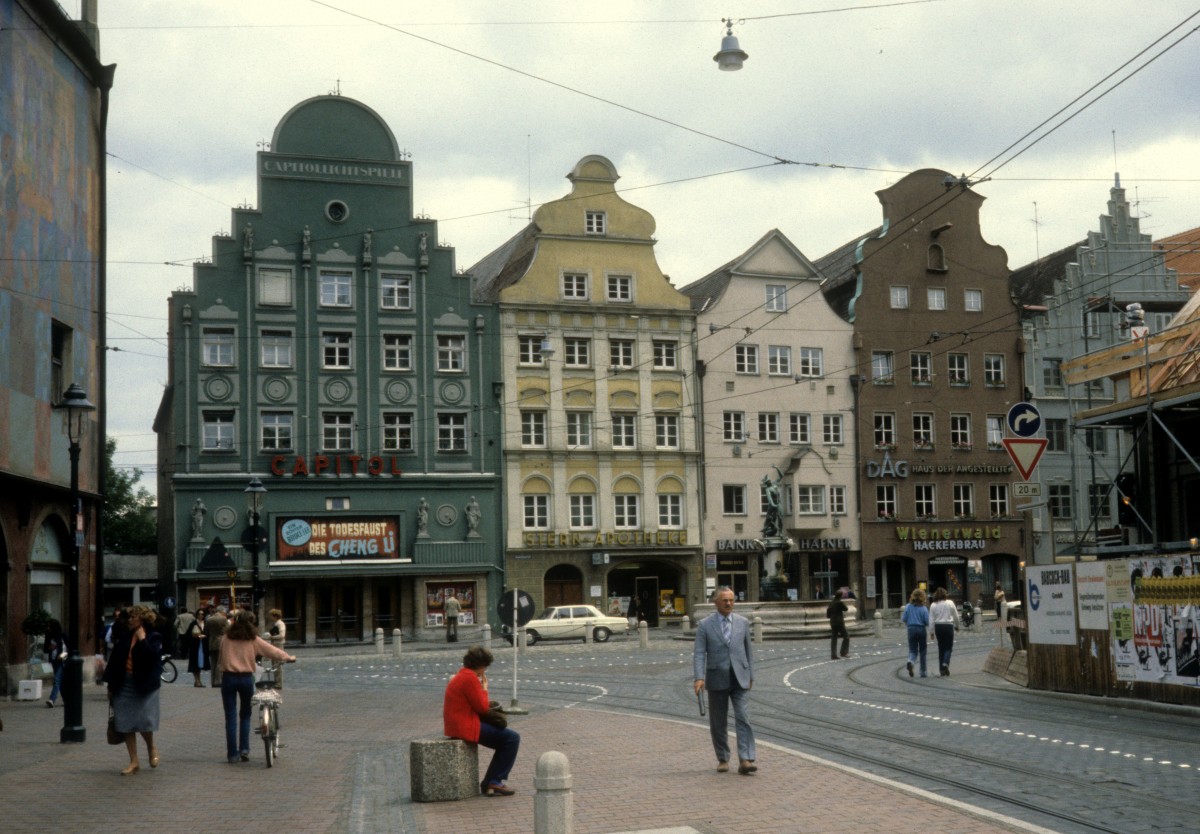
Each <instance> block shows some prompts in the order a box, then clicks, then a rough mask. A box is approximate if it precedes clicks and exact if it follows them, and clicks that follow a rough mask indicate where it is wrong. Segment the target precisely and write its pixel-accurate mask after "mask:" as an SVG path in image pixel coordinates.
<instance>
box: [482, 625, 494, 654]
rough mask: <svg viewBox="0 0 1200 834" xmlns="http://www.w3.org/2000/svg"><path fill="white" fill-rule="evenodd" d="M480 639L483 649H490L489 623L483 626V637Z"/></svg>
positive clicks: (490, 631)
mask: <svg viewBox="0 0 1200 834" xmlns="http://www.w3.org/2000/svg"><path fill="white" fill-rule="evenodd" d="M480 639H481V640H483V647H484V648H485V649H486V648H489V647H491V645H492V624H491V623H484V624H483V636H482V637H481V638H480Z"/></svg>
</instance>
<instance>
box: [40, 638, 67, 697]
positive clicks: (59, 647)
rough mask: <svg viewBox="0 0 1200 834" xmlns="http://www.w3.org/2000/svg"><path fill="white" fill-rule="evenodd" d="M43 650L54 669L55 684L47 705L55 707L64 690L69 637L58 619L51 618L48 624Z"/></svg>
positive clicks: (51, 689)
mask: <svg viewBox="0 0 1200 834" xmlns="http://www.w3.org/2000/svg"><path fill="white" fill-rule="evenodd" d="M42 651H43V652H45V653H46V659H47V660H49V661H50V668H51V669H53V670H54V686H53V687H51V688H50V697H49V698H47V699H46V706H48V707H50V708H51V709H53V708H54V702H55V701H56V700H57V699H58V693H59V692H60V691H61V690H62V680H63V663H64V662H65V661H66V659H67V639H66V637H64V636H63V627H62V623H60V622H59V621H58V620H51V621H50V622H49V623H48V624H47V625H46V638H45V639H44V640H43V641H42Z"/></svg>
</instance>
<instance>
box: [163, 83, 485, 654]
mask: <svg viewBox="0 0 1200 834" xmlns="http://www.w3.org/2000/svg"><path fill="white" fill-rule="evenodd" d="M257 170H258V206H257V207H256V208H238V209H235V210H234V211H233V217H232V229H233V234H232V235H218V236H216V237H215V238H213V254H212V258H211V261H209V262H202V263H197V264H196V265H195V268H194V281H193V287H192V288H191V289H190V290H180V291H177V292H174V293H172V295H171V298H170V374H169V379H168V385H167V388H166V390H165V392H164V396H163V399H162V403H161V406H160V409H159V414H158V417H157V419H156V421H155V431H156V432H157V433H158V435H159V472H160V474H159V479H160V484H159V496H160V531H161V532H160V535H161V537H162V541H161V545H160V546H161V548H162V549H163V550H164V552H170V553H173V554H175V565H176V582H177V592H178V595H179V603H180V604H186V605H187V606H188V608H195V607H196V606H198V605H208V604H227V605H230V604H234V605H248V604H251V599H252V596H253V594H252V587H253V584H254V581H255V576H256V575H257V577H258V581H259V587H260V590H261V593H260V594H259V596H260V597H261V598H262V600H261V602H260V603H259V604H258V606H257V607H258V610H260V611H262V610H266V609H270V608H280V609H281V610H282V611H283V614H284V618H285V621H286V622H287V623H288V626H289V628H288V639H289V642H301V641H302V642H305V643H313V642H323V641H350V642H353V641H360V640H366V639H370V638H371V636H372V634H373V633H374V631H375V629H377V628H382V629H383V630H384V632H385V634H388V635H390V634H391V632H392V630H393V629H395V628H399V629H401V630H402V631H403V633H404V636H405V638H406V639H408V638H412V637H414V636H415V637H422V636H424V637H433V636H437V635H438V633H439V629H440V626H441V618H442V615H441V612H442V599H443V597H444V594H445V592H446V591H447V590H448V589H450V588H453V589H455V590H456V591H457V592H458V598H459V600H460V601H462V602H463V614H464V620H465V622H466V623H467V624H470V623H483V622H486V621H487V620H488V612H489V611H492V610H494V608H495V602H496V596H497V594H498V593H499V591H500V589H501V587H502V584H503V582H502V567H503V562H502V559H503V550H504V548H503V540H502V535H503V534H502V521H501V519H502V512H503V507H502V505H501V492H500V480H499V477H500V452H501V444H500V443H499V442H497V438H498V437H499V432H500V426H499V421H500V414H499V411H498V408H497V396H498V395H499V393H500V390H501V389H500V382H501V379H500V376H499V363H498V361H497V351H495V350H494V349H493V348H492V347H491V345H490V342H491V341H494V340H495V339H496V338H497V335H496V334H497V319H496V312H495V309H494V307H493V306H492V305H477V304H473V303H472V301H471V288H470V281H469V279H468V278H467V277H466V276H464V275H462V274H460V273H458V272H457V271H456V268H455V263H454V250H453V249H451V248H449V247H448V246H440V245H438V243H437V225H436V223H435V222H434V221H432V220H429V219H427V218H424V217H417V216H414V213H413V193H412V189H413V181H412V164H411V163H410V162H409V161H408V160H407V155H406V154H404V153H402V152H401V151H400V149H399V145H398V144H397V142H396V139H395V137H394V135H393V134H392V131H391V130H390V129H389V128H388V126H387V124H385V123H384V121H383V120H382V119H381V118H380V117H379V116H378V115H377V114H376V113H375V112H374V111H372V110H371V109H370V108H368V107H366V106H365V105H363V104H361V103H359V102H357V101H354V100H352V99H349V98H346V97H343V96H319V97H316V98H312V99H309V100H307V101H304V102H301V103H300V104H298V105H296V106H295V107H293V108H292V109H291V110H290V111H289V112H288V113H287V114H286V115H285V116H284V117H283V119H282V120H281V121H280V122H279V125H278V127H277V128H276V129H275V133H274V136H273V138H272V141H271V143H270V145H269V147H268V148H267V149H264V150H261V151H260V152H259V153H258V156H257ZM252 479H258V480H259V481H261V483H262V485H263V487H264V488H265V489H266V492H265V493H260V495H261V498H262V509H261V512H260V514H259V524H258V525H257V531H256V530H255V525H254V524H253V523H252V522H253V520H254V519H253V517H252V516H253V513H252V511H251V510H250V508H249V503H248V498H249V497H250V494H248V493H247V492H246V490H247V488H248V485H249V484H250V482H251V481H252ZM248 531H250V532H248ZM218 540H219V542H218ZM214 544H216V545H217V549H218V550H220V548H222V547H223V548H224V550H225V551H226V552H227V554H228V559H224V558H221V559H214V558H212V554H211V553H210V552H209V551H210V550H211V549H212V548H213V547H214ZM256 546H257V548H258V550H259V555H258V557H257V563H258V564H257V566H256V565H255V561H256V560H255V558H254V550H255V548H256ZM206 554H208V555H207V558H206Z"/></svg>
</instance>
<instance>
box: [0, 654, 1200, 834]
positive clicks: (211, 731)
mask: <svg viewBox="0 0 1200 834" xmlns="http://www.w3.org/2000/svg"><path fill="white" fill-rule="evenodd" d="M895 645H896V636H895V635H885V640H883V641H881V642H880V643H878V644H873V643H871V641H857V644H856V647H855V651H856V652H863V653H866V652H868V651H880V652H886V653H889V654H890V655H893V656H898V652H897V651H896V649H895ZM463 648H465V647H464V646H458V647H454V648H450V647H445V646H413V647H406V649H405V654H404V656H403V657H402V658H401V659H400V660H395V659H393V658H390V657H383V658H380V657H378V656H375V655H372V654H370V648H369V647H353V648H346V647H341V648H320V649H311V650H310V649H304V648H301V649H299V650H298V653H299V654H300V655H301V658H302V660H301V664H300V665H299V666H297V667H295V668H294V669H293V670H289V678H288V689H287V690H286V691H285V693H284V706H283V713H282V719H283V739H284V743H285V747H284V749H283V751H282V753H281V757H280V760H279V762H278V763H277V765H276V767H274V768H271V769H267V768H266V767H265V766H264V760H263V753H262V749H261V745H260V744H258V742H257V739H255V740H254V744H256V745H258V746H253V747H252V757H251V761H250V762H249V763H246V764H238V765H229V764H227V763H226V762H225V760H224V737H223V719H222V710H221V704H220V697H219V695H218V693H217V692H216V691H214V690H213V689H211V688H203V689H197V688H194V687H192V686H191V684H190V682H185V681H184V678H186V677H187V676H183V677H181V679H180V681H179V682H178V683H176V684H174V685H171V686H166V687H164V690H163V693H162V712H163V720H162V728H161V731H160V733H159V734H158V743H159V750H160V754H161V756H162V764H161V766H160V767H159V768H157V769H153V770H151V769H150V768H149V767H148V761H147V757H146V755H145V753H144V748H143V752H142V771H141V772H140V773H138V774H136V775H133V776H129V777H123V776H121V775H120V773H119V771H120V770H121V768H122V767H124V765H125V763H126V757H125V752H124V747H123V746H116V747H110V746H108V745H107V744H106V743H105V739H104V723H105V718H106V699H105V694H104V690H103V689H102V688H101V687H98V686H92V685H89V686H88V687H86V689H85V693H84V696H85V705H84V706H85V709H84V723H85V726H86V727H87V730H88V740H87V742H86V743H85V744H61V743H60V742H59V740H58V739H59V730H60V728H61V726H62V709H61V708H58V709H55V710H49V709H46V707H45V705H44V703H43V702H0V719H2V720H3V722H4V731H3V733H0V830H5V831H27V830H35V829H40V828H50V829H53V830H58V831H64V832H91V831H96V832H99V831H104V832H110V831H111V830H112V829H113V827H114V826H115V825H126V824H129V823H133V824H136V825H153V826H154V827H156V828H158V829H160V830H164V831H189V832H191V831H197V830H207V829H209V828H212V827H223V826H226V825H234V826H236V827H239V828H241V827H246V826H251V827H263V826H268V825H269V826H271V827H272V828H271V830H275V831H280V832H288V834H292V833H293V832H299V833H300V834H303V832H404V833H405V834H424V833H425V832H430V833H432V832H439V833H440V832H444V831H471V832H479V834H491V833H492V832H495V834H501V832H504V834H507V833H508V832H531V831H533V829H534V825H533V810H534V795H535V794H534V789H533V776H534V770H535V767H536V763H537V758H538V756H539V755H540V754H542V753H544V752H547V751H551V750H557V751H560V752H562V753H564V754H565V755H566V756H567V757H568V759H569V761H570V769H571V773H572V776H573V787H574V794H573V800H574V808H575V815H574V818H575V831H576V832H578V833H579V834H590V833H594V834H605V832H629V831H644V830H651V829H664V830H668V831H671V832H672V834H674V832H676V831H678V832H679V834H684V832H688V834H690V832H691V831H694V832H700V833H701V834H734V833H735V832H736V833H737V834H743V832H756V834H757V833H758V832H763V834H771V832H781V833H782V832H789V833H790V832H825V831H829V832H833V831H838V832H842V831H845V830H847V829H851V830H856V831H862V832H875V831H879V832H883V831H888V832H890V831H894V830H896V829H898V828H901V827H912V826H914V825H919V826H920V827H921V828H923V829H927V828H928V829H934V830H941V831H954V832H955V833H956V834H973V832H984V831H988V832H993V831H1041V830H1046V829H1039V828H1037V827H1036V826H1032V825H1029V824H1026V823H1020V822H1018V821H1016V820H1012V819H1009V818H1007V817H1003V816H1001V815H1000V814H998V813H995V812H990V811H986V810H974V809H971V808H968V807H966V806H964V805H961V804H959V803H958V802H956V801H955V798H954V797H953V796H952V795H949V794H939V793H935V792H933V791H932V790H931V791H923V790H921V789H919V788H913V787H904V786H901V785H899V784H898V783H896V782H893V781H890V780H888V779H885V778H883V777H881V776H879V775H871V774H868V773H866V772H864V771H863V770H861V769H858V768H854V767H850V766H849V763H848V762H845V761H843V762H839V761H835V759H837V758H838V757H837V756H836V755H834V756H827V755H824V753H822V756H823V757H822V758H817V757H816V756H813V755H811V754H812V752H813V750H812V749H811V747H809V746H807V745H804V744H798V743H789V742H787V741H786V740H784V741H780V742H778V743H773V742H771V741H769V740H760V742H759V762H758V763H759V766H760V770H759V772H758V773H757V774H755V775H753V776H739V775H738V774H737V773H727V774H718V773H716V771H715V762H714V761H713V757H712V751H711V745H710V743H709V739H708V731H707V726H706V724H705V723H704V719H701V718H700V717H699V716H698V715H697V714H696V713H695V704H694V702H692V704H691V708H690V710H689V709H688V708H687V707H686V704H683V703H680V698H679V692H678V690H679V680H680V679H681V676H680V674H679V672H678V670H676V671H675V672H674V673H673V675H672V677H673V680H671V681H668V680H664V679H663V678H664V675H663V672H662V670H663V669H664V668H673V667H674V666H677V665H679V664H680V662H681V660H682V659H684V658H686V657H687V655H689V654H690V647H689V646H688V645H687V644H686V643H684V642H675V641H669V640H665V639H662V638H661V637H660V638H659V639H657V640H656V641H654V642H653V644H652V646H651V648H650V649H649V650H648V651H646V652H643V651H641V650H639V649H638V648H637V644H636V640H634V641H625V642H622V641H615V642H614V643H612V644H609V645H606V646H602V647H600V646H583V645H579V646H565V645H564V646H545V647H543V646H538V647H535V648H533V649H531V650H530V651H529V652H528V653H527V654H523V655H522V656H521V661H520V666H519V669H520V672H521V674H520V675H519V677H520V679H521V684H520V685H521V696H520V698H521V705H522V706H523V707H526V708H527V709H528V710H529V714H528V715H523V716H513V717H512V719H511V724H510V726H512V727H513V728H514V729H516V730H517V731H518V732H520V733H521V735H522V746H521V753H520V756H519V757H518V760H517V766H516V768H515V769H514V772H513V774H512V778H511V779H510V784H511V785H512V786H513V787H515V788H516V789H517V790H518V794H517V795H516V796H514V797H511V798H494V799H489V798H484V797H478V798H475V799H470V800H465V801H461V802H448V803H431V804H422V803H412V802H411V801H410V799H409V793H410V792H409V786H408V768H407V742H408V741H409V740H411V739H413V738H420V737H438V736H440V735H441V696H442V689H443V687H444V686H445V682H446V680H447V679H448V677H449V675H450V674H452V673H453V672H454V671H455V670H456V669H457V667H458V658H459V657H460V656H461V652H462V650H463ZM422 649H423V650H422ZM826 649H827V645H826V644H825V643H824V642H819V641H810V642H808V643H791V644H786V645H785V644H782V643H781V644H773V643H771V642H768V643H767V644H766V645H764V646H763V652H762V656H763V659H764V661H765V662H767V663H769V662H770V658H772V657H773V656H778V657H780V658H781V659H782V658H784V657H785V656H786V658H787V662H786V663H782V665H780V666H779V670H778V671H779V675H778V676H776V675H772V676H771V678H770V680H771V683H770V684H769V685H768V682H767V680H766V679H764V683H763V687H762V690H763V692H762V694H761V697H763V698H771V699H772V700H774V699H776V698H786V697H796V696H795V694H794V693H795V691H796V690H797V689H798V688H801V687H803V686H808V687H813V688H815V685H816V684H818V683H820V684H821V685H825V684H824V683H822V682H821V680H820V679H819V678H818V677H817V676H815V675H812V674H810V675H808V676H807V677H802V676H801V675H799V674H790V676H789V677H788V678H787V680H784V679H783V676H784V675H788V674H789V673H787V672H786V671H785V667H786V669H789V670H790V669H792V668H793V667H795V668H799V667H797V666H796V663H795V660H794V657H795V656H796V655H797V654H799V655H807V654H811V655H812V657H813V659H814V662H815V659H816V657H817V656H818V654H819V653H821V652H824V651H825V650H826ZM389 650H390V649H389ZM507 651H510V650H508V649H504V648H501V649H498V650H497V655H498V659H497V663H496V665H495V666H494V667H493V668H494V670H495V673H494V674H493V675H492V682H493V683H492V694H493V697H495V698H498V699H499V700H501V701H502V703H506V704H507V703H508V700H509V699H508V693H507V689H506V687H508V686H510V685H511V683H510V682H506V680H505V674H506V673H507V674H508V675H509V681H511V667H510V666H508V665H507V661H506V660H505V659H504V656H505V652H507ZM975 657H977V658H982V654H981V653H977V654H976V655H975ZM597 658H599V659H597ZM970 662H971V663H973V664H974V667H975V668H968V665H967V663H968V661H967V660H965V659H964V661H963V666H962V670H961V671H962V677H963V678H964V679H965V678H968V677H970V676H972V675H978V676H980V678H981V682H982V683H986V682H987V680H986V676H982V675H981V673H980V672H979V671H978V667H980V666H981V665H982V661H981V659H980V660H978V661H970ZM602 663H607V664H610V665H611V670H610V671H607V672H606V671H605V668H607V667H605V668H599V667H600V666H601V664H602ZM889 663H891V665H892V666H894V665H895V664H894V663H892V662H891V661H889ZM834 665H835V666H836V664H834ZM585 666H586V667H587V669H586V670H585V671H586V672H587V674H584V673H583V672H581V671H580V670H581V667H585ZM864 668H866V669H867V670H870V668H871V667H870V664H868V665H867V667H864ZM506 670H507V671H506ZM872 674H875V673H872ZM688 675H689V673H687V672H686V671H685V672H683V673H682V677H683V678H686V677H687V676H688ZM602 678H607V679H608V684H607V685H602V684H600V683H597V682H595V681H596V680H597V679H602ZM764 678H765V676H764ZM630 680H633V681H634V682H635V683H629V681H630ZM993 680H994V679H993ZM902 683H906V681H905V682H902ZM931 683H934V682H931ZM940 683H941V682H936V683H935V684H934V685H940ZM997 685H998V686H1000V687H1001V689H1000V690H999V691H998V692H997V693H996V694H997V695H999V696H1004V695H1005V694H1006V693H1005V692H1004V687H1006V686H1008V685H1006V684H1003V683H997ZM601 690H603V692H601ZM772 690H774V691H772ZM991 691H993V692H995V691H994V690H991ZM755 694H756V696H758V695H759V687H758V686H756V687H755ZM875 695H879V693H875ZM635 696H636V697H635ZM814 697H815V698H817V699H819V701H820V702H821V703H826V702H828V703H831V704H840V702H838V701H836V698H844V697H845V695H844V693H842V694H838V695H831V694H830V693H825V694H823V695H816V696H814ZM831 698H834V699H835V700H832V701H831V700H830V699H831ZM904 699H905V696H904V695H903V694H902V693H901V694H897V696H896V700H897V702H898V703H899V702H903V701H904ZM639 704H640V705H641V706H642V707H644V708H645V709H644V710H643V711H642V712H643V714H633V710H635V709H637V706H638V705H639ZM667 704H669V705H670V707H671V710H674V711H675V713H676V714H670V710H664V709H659V708H657V707H659V706H662V705H667ZM614 706H615V708H613V707H614ZM841 707H842V708H844V709H845V710H846V711H847V713H848V714H849V715H850V716H851V717H853V715H854V714H855V713H856V712H858V711H859V710H861V709H862V708H861V707H856V706H854V705H852V704H841ZM764 735H768V736H769V735H770V734H769V733H764ZM488 755H490V752H489V751H486V750H484V751H482V756H484V757H486V756H488ZM481 768H482V765H481ZM1193 784H1195V783H1194V782H1193ZM1193 795H1194V794H1193Z"/></svg>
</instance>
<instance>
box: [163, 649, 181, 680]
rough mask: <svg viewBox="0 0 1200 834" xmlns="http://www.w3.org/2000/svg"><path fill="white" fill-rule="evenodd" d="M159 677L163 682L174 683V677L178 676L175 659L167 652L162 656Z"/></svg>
mask: <svg viewBox="0 0 1200 834" xmlns="http://www.w3.org/2000/svg"><path fill="white" fill-rule="evenodd" d="M159 677H160V678H162V682H163V683H175V679H176V678H177V677H179V670H178V669H177V668H175V661H174V660H172V659H171V655H169V654H164V655H163V656H162V672H161V673H159Z"/></svg>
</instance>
